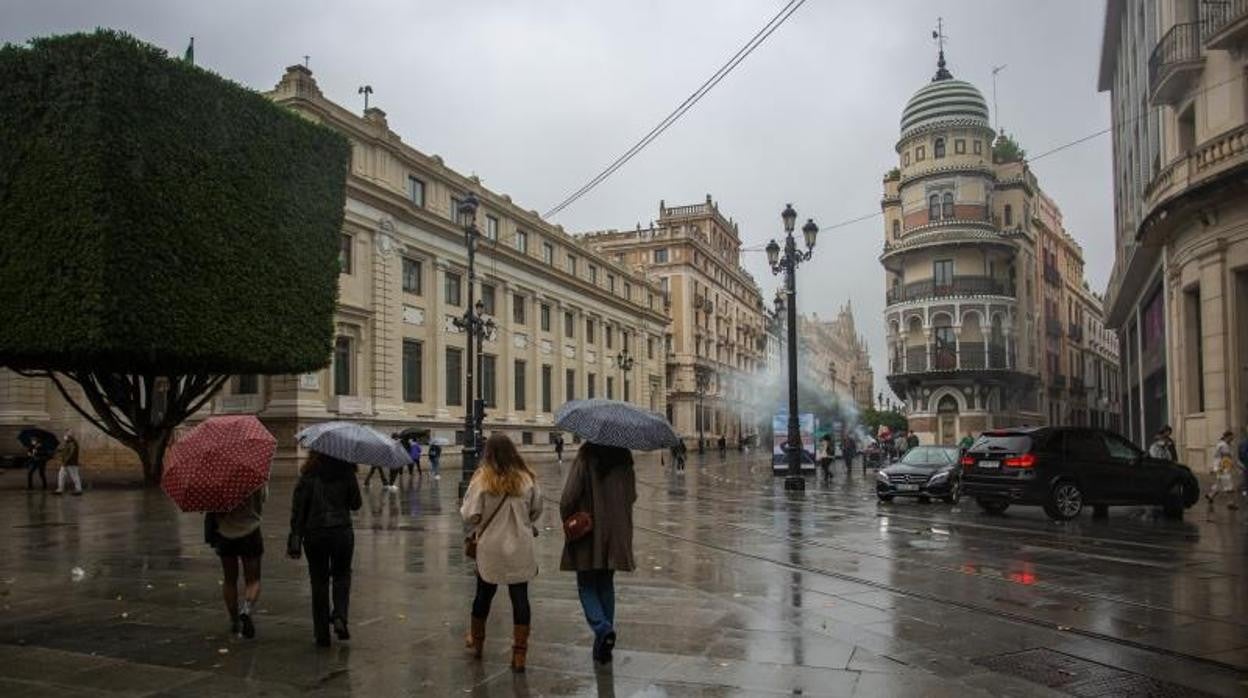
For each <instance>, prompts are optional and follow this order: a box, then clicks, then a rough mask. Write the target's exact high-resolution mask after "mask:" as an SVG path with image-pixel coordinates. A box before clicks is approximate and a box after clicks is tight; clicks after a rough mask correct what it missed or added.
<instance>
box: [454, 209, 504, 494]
mask: <svg viewBox="0 0 1248 698" xmlns="http://www.w3.org/2000/svg"><path fill="white" fill-rule="evenodd" d="M477 205H478V204H477V197H476V196H475V195H473V194H472V193H469V194H468V195H467V196H466V197H464V200H463V201H461V202H460V204H459V211H458V214H459V222H460V224H461V225H463V226H464V244H465V246H466V247H467V248H468V303H467V305H466V306H465V310H464V314H463V316H462V317H457V318H455V319H454V320H453V322H454V324H455V327H457V328H459V329H460V330H461V331H462V332H464V333H465V335H467V341H465V342H464V344H465V345H466V349H467V354H468V356H467V359H468V360H467V362H465V364H464V374H465V381H464V395H465V396H466V397H467V398H468V399H470V400H472V403H471V406H470V407H469V408H468V409H467V410H464V450H463V456H464V460H463V468H462V470H461V471H460V479H459V496H460V498H461V499H462V498H463V496H464V493H465V492H467V491H468V482H469V481H471V480H472V474H473V473H474V472H475V471H476V469H477V460H478V458H479V456H480V447H481V423H482V422H483V421H484V420H485V399H484V392H483V391H484V386H483V385H482V382H481V381H477V391H476V393H475V394H474V393H473V390H472V387H473V385H472V383H473V371H474V370H477V368H476V367H477V357H480V356H481V355H482V348H483V347H482V342H483V341H484V340H485V338H486V336H487V335H492V334H493V332H494V320H493V319H488V318H486V317H485V303H483V302H482V301H480V300H475V301H474V298H475V295H476V292H475V288H476V278H477V273H476V252H477V238H479V237H480V236H481V232H480V231H479V230H477Z"/></svg>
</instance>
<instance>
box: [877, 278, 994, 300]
mask: <svg viewBox="0 0 1248 698" xmlns="http://www.w3.org/2000/svg"><path fill="white" fill-rule="evenodd" d="M1013 295H1014V291H1013V289H1010V288H1008V287H1007V285H1006V283H1005V282H1004V281H1001V280H999V279H994V278H992V277H990V276H955V277H953V278H952V279H948V280H941V281H937V280H935V279H927V280H924V281H915V282H912V283H908V284H904V285H902V286H896V287H894V288H892V289H890V290H889V291H888V294H887V301H888V304H889V305H892V304H894V303H905V302H907V301H916V300H922V299H924V298H945V297H949V296H1011V297H1012V296H1013Z"/></svg>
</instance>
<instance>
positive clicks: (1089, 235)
mask: <svg viewBox="0 0 1248 698" xmlns="http://www.w3.org/2000/svg"><path fill="white" fill-rule="evenodd" d="M784 4H785V3H784V2H782V1H780V0H714V1H709V0H708V1H706V2H692V1H687V2H671V1H662V0H627V1H624V0H616V2H602V1H598V0H562V1H546V0H543V1H540V2H539V1H537V0H534V1H532V2H515V1H514V0H498V1H496V2H487V1H478V2H417V1H414V0H409V1H405V2H400V1H398V0H389V1H386V0H353V1H352V2H349V3H348V2H340V1H325V0H300V1H298V2H288V1H285V0H267V1H266V2H254V1H252V0H212V1H210V2H203V1H199V0H185V1H174V0H159V1H158V0H149V1H147V2H140V1H137V0H26V1H22V0H0V41H7V42H22V41H25V40H26V39H28V38H31V37H34V36H41V35H47V34H55V33H64V32H69V31H76V30H88V29H92V28H94V27H97V26H103V27H111V28H115V29H121V30H124V31H127V32H130V33H132V34H134V35H136V36H138V37H139V38H141V39H144V40H146V41H149V42H151V43H154V44H157V45H159V46H163V47H165V48H166V49H168V50H169V51H170V52H171V53H174V54H179V55H180V54H181V52H182V51H183V50H184V49H185V47H186V44H187V41H188V39H189V37H191V36H194V37H195V58H196V62H197V63H198V64H199V65H201V66H204V67H206V68H209V69H211V70H213V71H216V72H218V73H220V74H221V75H224V76H226V77H228V78H231V79H233V80H235V81H238V82H240V83H243V84H245V85H248V86H251V87H254V88H256V89H259V90H267V89H270V88H272V87H273V85H274V84H275V83H276V82H277V81H278V79H279V78H280V77H281V74H282V72H283V69H284V68H285V67H286V66H287V65H290V64H292V63H297V62H302V61H303V57H304V56H305V55H307V56H310V62H311V68H312V71H313V73H314V74H315V76H316V78H317V80H318V82H319V84H320V87H321V89H322V90H323V91H324V92H325V94H326V95H327V96H328V97H330V98H331V99H334V100H336V101H338V102H340V103H342V104H345V105H351V106H356V107H361V106H362V103H361V99H360V97H359V96H358V95H357V94H356V89H357V87H358V86H360V85H363V84H369V85H372V87H373V90H374V93H373V96H372V104H374V105H376V106H379V107H381V108H382V109H384V110H385V111H386V112H387V115H388V118H389V122H390V126H391V128H392V129H394V130H395V131H397V132H398V133H399V134H400V135H401V136H402V137H403V139H404V140H405V141H406V142H407V143H410V144H412V145H413V146H415V147H416V148H418V149H420V150H422V151H424V152H427V153H437V154H440V155H442V157H443V158H444V159H445V160H446V162H447V164H448V165H449V166H451V167H453V168H455V169H457V170H460V171H462V172H465V173H476V174H478V175H479V176H480V177H481V178H482V179H483V181H484V183H485V185H486V186H488V187H490V188H491V189H493V190H495V191H498V192H503V193H508V194H510V195H511V196H512V198H513V199H514V200H515V201H516V202H517V203H518V204H519V205H521V206H523V207H524V208H532V209H537V210H539V211H546V210H547V209H549V208H550V207H552V206H553V205H555V204H556V203H558V202H559V201H560V200H562V199H563V198H564V196H566V195H567V194H568V193H570V192H571V191H573V190H575V189H577V188H578V187H579V186H580V185H581V184H583V183H584V182H585V181H586V180H588V179H589V178H590V177H592V176H593V175H594V174H596V173H597V172H598V171H599V170H600V169H602V168H603V167H604V166H605V165H606V164H607V163H609V162H611V161H612V160H614V159H615V158H616V157H617V156H618V155H620V154H621V153H622V152H623V151H624V150H625V149H627V148H628V147H629V146H631V145H632V144H633V143H634V142H635V141H636V140H637V139H638V138H640V137H641V136H642V135H644V134H645V133H646V132H647V131H649V130H650V128H651V127H653V126H654V125H655V124H656V123H658V121H659V120H660V119H662V118H663V117H664V116H665V115H666V114H667V113H668V112H669V111H671V110H672V109H673V108H674V107H675V106H676V105H678V104H679V103H681V102H682V101H683V100H684V99H685V97H687V96H688V95H689V94H690V93H691V92H692V91H693V90H694V89H695V88H696V87H697V86H698V85H700V84H701V83H702V81H703V80H705V79H706V78H708V77H709V76H710V75H711V74H712V73H713V72H714V71H715V70H716V69H717V68H718V67H719V66H720V65H721V64H722V63H723V62H724V61H725V60H727V58H728V57H729V56H731V55H732V54H733V53H735V52H736V51H737V49H738V48H739V47H740V46H741V45H742V44H743V43H744V42H745V41H746V40H747V39H748V38H749V37H750V36H752V35H753V34H754V32H756V31H757V30H758V29H759V28H760V27H761V26H762V25H763V24H764V23H765V22H766V21H767V20H768V19H769V18H770V17H771V16H772V15H773V14H775V12H776V11H778V10H779V8H780V7H781V6H783V5H784ZM1103 13H1104V3H1103V2H1101V1H1100V0H1046V2H1043V3H1038V2H1030V1H1024V0H964V1H955V0H943V1H937V0H921V1H920V0H909V1H902V0H895V1H885V0H872V1H870V2H867V1H865V0H864V1H862V2H848V1H845V0H808V2H806V4H805V5H804V6H802V7H801V9H799V10H798V11H797V12H796V13H795V14H794V15H793V16H792V17H791V18H790V19H789V21H788V22H787V23H786V24H785V25H784V26H783V27H781V28H780V29H779V30H777V31H776V32H775V33H774V34H772V36H771V37H770V38H769V39H768V40H767V41H766V42H765V43H764V44H763V45H762V46H761V47H760V48H759V49H758V50H756V51H755V52H754V53H753V54H752V55H750V56H749V58H747V59H746V60H745V62H744V63H742V64H741V65H740V67H738V68H737V69H736V70H735V72H733V73H732V74H731V75H730V76H729V77H728V78H726V79H725V80H724V81H723V82H721V83H720V84H719V85H718V87H716V88H715V90H714V91H713V92H711V93H710V94H709V95H708V96H707V97H705V98H704V99H703V100H702V101H701V102H700V103H699V104H698V105H697V106H696V107H694V108H693V110H692V111H690V112H689V113H688V114H687V115H686V116H685V117H684V118H683V119H682V120H681V121H680V122H678V123H677V124H676V125H675V126H673V127H672V128H670V129H669V130H668V131H667V132H666V133H665V134H664V135H663V136H661V137H660V138H659V139H658V140H657V141H655V142H654V143H653V144H652V145H651V146H650V147H649V148H648V149H646V150H645V151H644V152H643V153H642V154H640V155H639V156H637V157H636V158H634V159H633V160H632V162H630V163H629V164H628V165H627V166H625V167H624V168H623V169H622V170H620V171H619V172H618V173H616V174H615V175H614V176H613V177H612V178H610V179H609V180H607V181H606V182H605V183H604V184H602V185H600V186H599V187H598V188H597V189H595V190H594V191H593V192H592V193H590V194H589V195H588V196H585V197H584V198H582V199H581V200H579V201H578V202H577V203H575V204H574V205H572V206H571V207H569V208H567V209H566V210H565V211H563V212H562V213H561V214H559V215H558V216H557V217H555V219H554V221H555V222H557V223H561V224H562V225H563V226H564V227H565V229H567V230H569V231H584V230H594V229H602V228H623V227H632V226H633V225H634V224H636V223H637V222H642V223H645V222H648V221H650V220H651V219H653V218H655V217H657V215H658V204H659V200H660V199H665V200H666V201H667V202H668V204H669V205H675V204H681V203H694V202H698V201H701V200H703V198H704V197H705V196H706V194H708V193H709V194H711V195H713V196H714V197H715V199H716V201H718V202H719V203H720V211H721V212H723V213H724V214H725V215H728V216H731V217H733V218H735V219H736V220H737V221H738V222H739V223H740V228H741V235H742V238H743V239H744V242H745V244H746V245H747V246H751V247H755V248H761V246H762V245H763V244H765V243H766V242H767V240H768V239H769V238H770V237H772V236H774V235H776V234H777V230H778V229H779V228H780V218H779V213H780V211H781V209H782V208H783V207H784V204H785V203H786V202H790V201H791V202H793V205H794V207H795V208H796V209H797V210H798V213H799V215H800V216H801V217H802V219H805V218H807V217H811V218H814V219H815V221H816V222H817V223H819V224H820V225H821V226H822V227H823V228H824V229H825V230H826V234H824V235H822V236H821V237H820V240H819V244H818V246H817V247H816V250H815V257H814V259H812V260H811V262H809V263H808V264H807V265H806V266H805V267H803V268H802V269H801V270H800V271H799V307H800V309H801V311H803V312H811V311H814V312H818V313H819V314H820V315H825V316H830V315H832V314H834V313H835V312H836V310H837V308H838V307H839V306H840V305H841V304H842V303H844V302H845V301H846V300H847V299H850V298H852V300H853V303H854V310H855V315H856V319H857V322H858V326H859V328H860V330H861V331H862V332H864V333H865V334H866V336H867V338H868V342H869V343H870V346H871V351H872V358H873V364H874V367H875V373H876V385H877V387H883V386H884V381H883V375H884V369H885V362H884V356H885V352H884V329H883V322H882V320H881V314H882V312H883V306H884V281H883V273H882V271H881V268H880V266H879V262H878V259H877V258H878V255H879V252H880V250H881V246H882V241H883V224H882V222H881V219H880V218H878V217H876V218H872V219H870V220H867V221H863V222H861V223H855V224H852V225H847V226H843V227H839V228H836V229H830V228H831V226H832V225H833V224H835V223H838V222H841V221H845V220H848V219H853V218H857V217H860V216H863V215H865V214H872V213H878V212H879V210H880V209H879V198H880V192H881V189H880V179H881V176H882V174H883V173H884V172H885V171H886V170H887V169H889V168H890V167H892V166H894V164H896V154H895V152H894V151H893V145H894V143H895V142H896V139H897V135H898V129H897V125H898V119H899V118H900V115H901V109H902V107H903V106H904V104H905V102H906V100H907V99H909V97H910V95H911V94H913V93H914V91H915V90H917V89H919V88H920V87H922V86H923V85H924V84H926V83H927V82H928V80H929V79H930V78H931V76H932V73H933V72H934V70H935V59H936V49H935V46H934V45H933V42H932V40H931V31H932V29H933V28H934V27H935V24H936V18H937V16H942V17H943V18H944V22H945V31H946V34H947V35H948V36H949V40H948V44H947V48H946V55H947V57H948V61H949V68H950V70H951V71H952V72H953V74H954V76H955V77H958V78H961V79H964V80H968V81H970V82H972V83H974V84H975V85H977V86H978V87H979V88H980V89H981V90H982V91H983V93H984V95H985V97H986V98H987V99H988V100H989V103H990V104H991V102H992V79H991V70H992V67H993V66H995V65H1003V64H1004V65H1006V66H1007V67H1006V68H1005V69H1004V70H1003V71H1002V72H1001V73H1000V76H999V78H998V98H997V101H998V104H999V107H1000V122H1001V125H1002V126H1003V127H1004V128H1005V129H1006V130H1007V131H1009V132H1011V133H1012V134H1014V135H1015V136H1016V137H1017V139H1018V140H1019V141H1020V142H1021V144H1022V145H1023V147H1024V148H1026V149H1027V150H1028V151H1029V152H1030V153H1031V154H1033V155H1035V154H1039V153H1041V152H1044V151H1046V150H1049V149H1050V148H1053V147H1056V146H1059V145H1061V144H1063V143H1067V142H1069V141H1072V140H1075V139H1078V138H1081V137H1083V136H1086V135H1088V134H1090V133H1093V132H1096V131H1098V130H1100V129H1102V128H1105V127H1106V126H1108V125H1109V108H1108V100H1107V97H1106V95H1102V94H1099V93H1098V92H1097V91H1096V69H1097V58H1098V52H1099V49H1100V35H1101V26H1102V21H1103ZM1110 157H1111V147H1110V140H1109V137H1108V136H1101V137H1099V138H1096V139H1093V140H1092V141H1090V142H1088V143H1085V144H1081V145H1079V146H1076V147H1074V148H1070V149H1068V150H1065V151H1063V152H1061V153H1058V154H1055V155H1052V156H1050V157H1046V158H1043V159H1041V160H1039V161H1038V162H1035V163H1033V169H1034V170H1035V172H1036V173H1037V175H1038V176H1039V178H1040V181H1041V186H1042V187H1044V189H1045V190H1046V191H1047V192H1048V193H1049V194H1050V195H1051V196H1053V197H1054V198H1055V199H1056V200H1057V202H1058V203H1059V205H1060V206H1061V207H1062V209H1063V211H1064V214H1065V220H1066V227H1067V229H1068V230H1069V231H1070V232H1071V233H1072V234H1073V235H1074V236H1075V238H1076V239H1077V240H1078V241H1079V242H1080V243H1081V244H1082V245H1083V248H1084V252H1085V256H1086V259H1087V273H1088V276H1089V278H1090V281H1091V284H1092V287H1093V288H1094V289H1096V290H1098V291H1103V289H1104V286H1105V282H1106V279H1107V277H1108V275H1109V269H1110V267H1111V265H1112V264H1113V244H1112V240H1113V232H1112V224H1113V207H1112V199H1111V196H1112V181H1111V179H1110ZM744 264H745V266H746V268H747V269H749V270H750V271H751V272H752V273H753V274H754V276H755V278H756V279H757V280H758V281H759V283H760V285H761V286H762V288H763V291H764V295H765V296H766V297H767V298H768V299H769V298H770V297H771V294H772V293H773V289H774V288H775V286H776V284H777V280H776V279H775V278H773V277H772V275H771V273H770V271H769V270H768V269H767V268H766V264H765V260H764V255H763V253H762V252H761V251H760V252H751V253H748V254H746V255H745V257H744Z"/></svg>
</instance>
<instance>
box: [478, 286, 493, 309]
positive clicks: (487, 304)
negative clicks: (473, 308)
mask: <svg viewBox="0 0 1248 698" xmlns="http://www.w3.org/2000/svg"><path fill="white" fill-rule="evenodd" d="M481 307H482V308H483V309H484V310H485V314H486V315H494V314H495V313H494V287H493V286H491V285H489V284H481Z"/></svg>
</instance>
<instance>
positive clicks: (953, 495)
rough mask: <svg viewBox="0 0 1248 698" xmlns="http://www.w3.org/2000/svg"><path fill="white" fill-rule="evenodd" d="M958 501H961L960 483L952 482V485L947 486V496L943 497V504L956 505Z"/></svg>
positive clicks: (957, 481)
mask: <svg viewBox="0 0 1248 698" xmlns="http://www.w3.org/2000/svg"><path fill="white" fill-rule="evenodd" d="M960 499H962V481H961V480H954V481H953V484H951V485H949V494H947V495H945V503H946V504H957V503H958V500H960Z"/></svg>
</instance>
